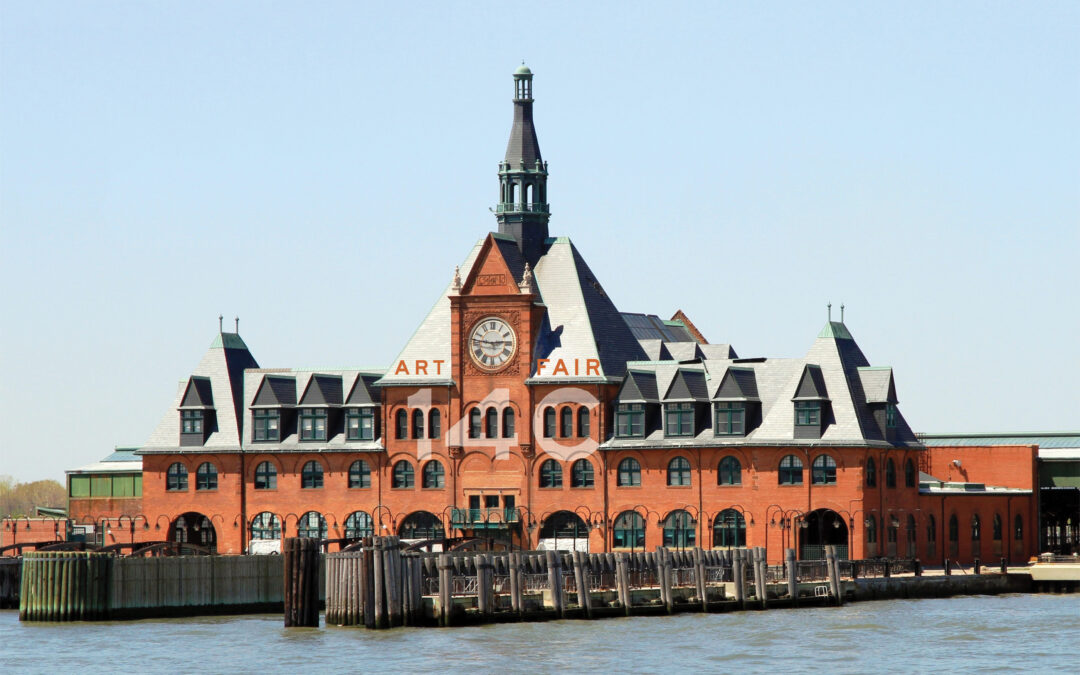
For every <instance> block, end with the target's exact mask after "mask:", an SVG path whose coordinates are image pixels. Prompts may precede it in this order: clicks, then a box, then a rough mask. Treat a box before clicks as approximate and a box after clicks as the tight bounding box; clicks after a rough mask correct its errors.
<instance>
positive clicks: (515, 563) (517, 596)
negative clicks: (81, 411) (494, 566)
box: [506, 553, 522, 613]
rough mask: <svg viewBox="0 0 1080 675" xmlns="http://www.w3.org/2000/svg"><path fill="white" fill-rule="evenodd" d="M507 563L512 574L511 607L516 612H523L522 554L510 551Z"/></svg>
mask: <svg viewBox="0 0 1080 675" xmlns="http://www.w3.org/2000/svg"><path fill="white" fill-rule="evenodd" d="M506 564H507V566H508V568H509V569H508V570H507V571H508V572H509V574H510V609H511V610H512V611H514V612H516V613H520V612H521V609H522V608H521V554H520V553H510V555H509V556H508V557H507V560H506Z"/></svg>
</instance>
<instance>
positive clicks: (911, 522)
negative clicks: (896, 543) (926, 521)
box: [907, 513, 917, 558]
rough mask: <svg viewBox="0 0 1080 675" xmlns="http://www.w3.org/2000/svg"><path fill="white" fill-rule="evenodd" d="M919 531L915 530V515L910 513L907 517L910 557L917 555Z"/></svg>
mask: <svg viewBox="0 0 1080 675" xmlns="http://www.w3.org/2000/svg"><path fill="white" fill-rule="evenodd" d="M916 537H917V533H916V532H915V516H913V515H911V514H910V513H909V514H908V517H907V544H908V557H909V558H913V557H915V539H916Z"/></svg>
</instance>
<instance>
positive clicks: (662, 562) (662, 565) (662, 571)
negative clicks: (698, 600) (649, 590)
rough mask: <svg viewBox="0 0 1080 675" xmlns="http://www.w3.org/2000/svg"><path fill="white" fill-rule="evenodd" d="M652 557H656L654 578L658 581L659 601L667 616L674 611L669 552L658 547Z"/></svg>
mask: <svg viewBox="0 0 1080 675" xmlns="http://www.w3.org/2000/svg"><path fill="white" fill-rule="evenodd" d="M653 555H654V556H656V576H657V579H658V580H659V581H660V600H661V602H663V603H664V607H665V608H666V609H667V612H668V614H671V613H673V612H674V611H675V601H674V600H673V598H672V593H671V576H672V574H671V570H672V560H671V551H669V550H667V549H666V548H663V547H660V548H658V549H656V553H654V554H653Z"/></svg>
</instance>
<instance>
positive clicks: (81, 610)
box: [19, 551, 113, 621]
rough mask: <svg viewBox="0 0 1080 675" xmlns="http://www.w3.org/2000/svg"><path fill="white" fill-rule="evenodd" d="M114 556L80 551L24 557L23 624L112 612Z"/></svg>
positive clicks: (48, 552) (21, 589) (102, 614)
mask: <svg viewBox="0 0 1080 675" xmlns="http://www.w3.org/2000/svg"><path fill="white" fill-rule="evenodd" d="M112 559H113V557H112V555H110V554H108V553H89V552H81V551H72V552H61V551H55V552H53V551H43V552H30V553H24V554H23V560H22V580H21V584H20V589H19V590H20V594H19V619H20V620H22V621H84V620H91V619H99V618H103V617H105V616H106V615H107V614H108V610H109V595H108V594H109V572H110V567H111V563H112Z"/></svg>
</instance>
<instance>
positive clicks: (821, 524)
mask: <svg viewBox="0 0 1080 675" xmlns="http://www.w3.org/2000/svg"><path fill="white" fill-rule="evenodd" d="M803 520H804V521H805V522H806V527H800V528H799V560H824V559H825V547H826V546H835V547H836V554H837V556H839V557H840V558H841V559H843V560H847V558H848V526H847V523H846V522H844V519H843V518H842V517H840V514H839V513H837V512H836V511H833V510H831V509H817V510H816V511H811V512H810V513H808V514H806V516H805V517H804V518H803Z"/></svg>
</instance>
